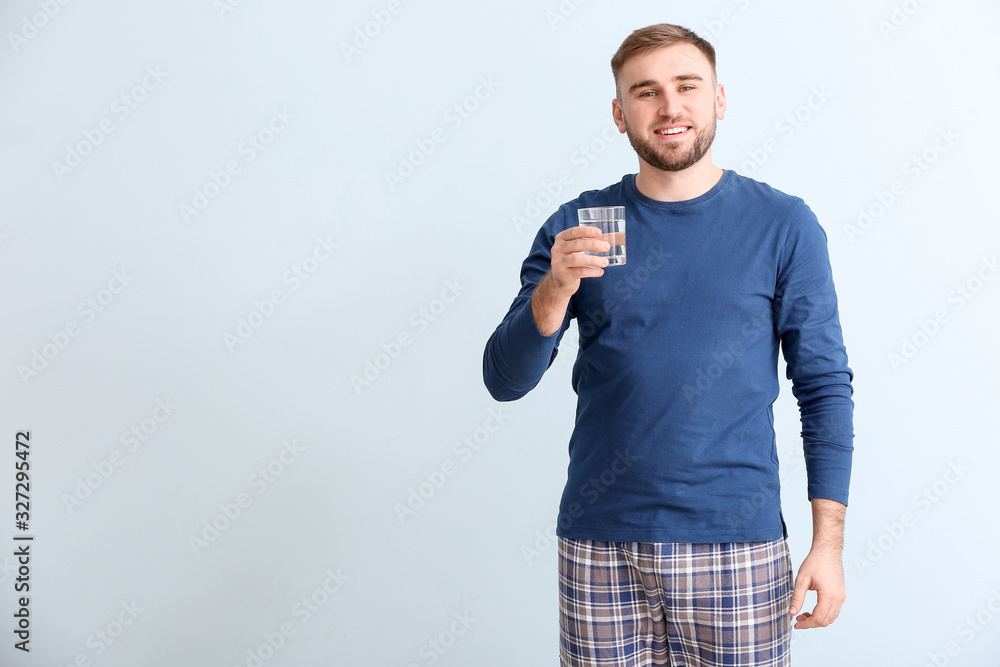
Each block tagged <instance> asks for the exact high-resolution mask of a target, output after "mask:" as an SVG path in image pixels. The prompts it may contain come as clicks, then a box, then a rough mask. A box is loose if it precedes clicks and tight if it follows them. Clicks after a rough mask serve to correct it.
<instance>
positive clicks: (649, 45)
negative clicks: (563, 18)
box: [611, 23, 717, 95]
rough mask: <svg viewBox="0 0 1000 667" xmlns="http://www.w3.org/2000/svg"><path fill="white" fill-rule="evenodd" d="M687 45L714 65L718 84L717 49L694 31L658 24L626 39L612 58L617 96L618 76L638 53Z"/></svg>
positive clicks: (634, 33)
mask: <svg viewBox="0 0 1000 667" xmlns="http://www.w3.org/2000/svg"><path fill="white" fill-rule="evenodd" d="M679 43H687V44H691V45H693V46H696V47H698V49H699V50H700V51H701V52H702V53H704V54H705V57H706V58H708V62H709V63H710V64H711V65H712V83H713V84H714V83H716V81H717V78H716V75H715V48H714V47H713V46H712V45H711V44H709V43H708V41H707V40H705V39H702V38H701V37H699V36H698V35H697V34H696V33H695V32H694V31H692V30H688V29H687V28H684V27H681V26H679V25H673V24H672V23H657V24H656V25H651V26H646V27H645V28H639V29H638V30H635V31H633V32H632V34H631V35H629V36H628V37H626V38H625V41H624V42H622V45H621V46H619V47H618V51H616V52H615V55H614V57H612V58H611V73H612V74H613V75H614V77H615V94H616V95H618V94H619V91H618V74H619V73H620V72H621V71H622V67H624V65H625V61H626V60H628V59H629V58H631V57H632V56H634V55H636V54H638V53H647V52H649V51H654V50H656V49H659V48H663V47H664V46H671V45H673V44H679Z"/></svg>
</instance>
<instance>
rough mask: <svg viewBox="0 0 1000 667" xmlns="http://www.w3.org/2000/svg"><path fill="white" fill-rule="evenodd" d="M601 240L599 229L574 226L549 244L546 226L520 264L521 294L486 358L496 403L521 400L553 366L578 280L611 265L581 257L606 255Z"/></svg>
mask: <svg viewBox="0 0 1000 667" xmlns="http://www.w3.org/2000/svg"><path fill="white" fill-rule="evenodd" d="M598 236H600V230H598V229H596V228H592V227H570V228H568V229H565V230H563V231H561V232H559V233H558V234H556V235H555V236H554V237H552V238H551V240H550V239H549V237H548V236H547V235H546V233H545V228H544V227H543V228H542V229H541V230H540V231H539V233H538V235H537V236H536V237H535V241H534V244H533V245H532V249H531V253H530V254H529V255H528V257H527V259H525V260H524V263H523V264H522V265H521V291H520V292H519V293H518V295H517V297H516V298H515V299H514V303H513V304H511V307H510V310H509V311H508V312H507V315H506V316H505V317H504V319H503V321H502V322H501V323H500V326H498V327H497V329H496V331H494V332H493V335H492V336H490V339H489V341H487V343H486V350H485V351H484V353H483V381H484V382H485V384H486V388H487V389H488V390H489V392H490V395H491V396H493V398H495V399H496V400H498V401H513V400H516V399H518V398H521V397H522V396H524V395H525V394H527V393H528V392H529V391H531V390H532V389H533V388H534V387H535V385H537V384H538V382H539V380H541V379H542V375H543V374H544V373H545V371H546V370H547V369H548V367H549V366H550V365H552V361H553V360H554V359H555V357H556V354H557V351H558V346H559V340H560V339H561V338H562V334H563V332H565V330H566V327H567V326H568V325H569V319H570V317H571V315H570V312H569V304H570V300H571V298H572V297H573V295H574V294H575V293H576V291H577V290H578V289H579V287H580V280H581V279H582V278H588V277H598V276H601V275H603V274H604V268H603V267H605V266H607V263H608V260H607V259H606V258H604V257H597V256H595V255H586V254H583V253H582V251H584V250H593V251H596V252H604V251H606V250H608V248H609V245H608V243H607V242H606V241H601V240H599V239H598V238H596V237H598Z"/></svg>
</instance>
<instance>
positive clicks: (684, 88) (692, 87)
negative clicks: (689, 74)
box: [681, 86, 694, 90]
mask: <svg viewBox="0 0 1000 667" xmlns="http://www.w3.org/2000/svg"><path fill="white" fill-rule="evenodd" d="M681 90H694V86H681Z"/></svg>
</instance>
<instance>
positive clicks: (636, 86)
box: [628, 74, 705, 93]
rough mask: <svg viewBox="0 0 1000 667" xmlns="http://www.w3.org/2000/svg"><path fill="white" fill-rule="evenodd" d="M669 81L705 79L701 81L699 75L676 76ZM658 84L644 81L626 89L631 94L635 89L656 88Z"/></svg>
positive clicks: (653, 80) (647, 80)
mask: <svg viewBox="0 0 1000 667" xmlns="http://www.w3.org/2000/svg"><path fill="white" fill-rule="evenodd" d="M670 80H671V81H704V80H705V79H703V78H702V77H701V75H699V74H678V75H676V76H674V77H671V79H670ZM659 83H660V82H659V81H656V80H655V79H646V80H645V81H640V82H638V83H633V84H632V85H631V86H629V87H628V92H630V93H631V92H633V91H635V89H636V88H645V87H647V86H656V85H659Z"/></svg>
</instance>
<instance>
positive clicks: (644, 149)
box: [622, 115, 716, 171]
mask: <svg viewBox="0 0 1000 667" xmlns="http://www.w3.org/2000/svg"><path fill="white" fill-rule="evenodd" d="M622 118H623V119H624V118H625V117H624V115H623V116H622ZM664 124H665V125H673V124H675V123H664ZM677 124H680V123H677ZM715 126H716V118H715V116H714V115H713V116H712V125H711V126H709V127H708V128H706V131H705V132H699V131H698V130H697V129H696V128H695V127H694V125H692V126H691V129H690V130H689V131H690V132H694V133H695V138H694V143H693V144H692V145H691V147H690V148H688V149H683V148H681V147H679V146H672V145H669V144H663V145H659V146H657V145H655V144H654V143H653V142H652V141H651V140H649V139H647V138H646V137H643V136H639V134H638V133H635V132H633V131H632V128H631V127H630V126H629V124H628V120H625V132H626V134H627V135H628V140H629V143H630V144H632V148H633V149H635V152H636V153H637V154H638V155H639V157H640V158H642V159H643V160H645V161H646V163H648V164H649V165H650V166H651V167H654V168H656V169H660V170H661V171H681V170H683V169H687V168H688V167H690V166H692V165H694V164H695V163H697V162H698V160H700V159H702V158H703V157H705V154H706V153H708V149H709V148H711V147H712V142H713V141H715Z"/></svg>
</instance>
